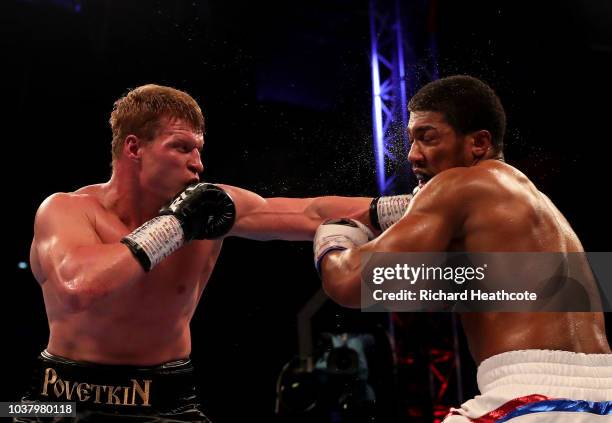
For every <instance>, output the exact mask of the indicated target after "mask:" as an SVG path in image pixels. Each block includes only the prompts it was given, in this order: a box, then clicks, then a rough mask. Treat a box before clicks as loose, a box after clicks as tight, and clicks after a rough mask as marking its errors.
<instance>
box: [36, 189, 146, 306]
mask: <svg viewBox="0 0 612 423" xmlns="http://www.w3.org/2000/svg"><path fill="white" fill-rule="evenodd" d="M87 201H88V200H85V199H81V198H75V197H74V196H73V195H71V194H54V195H52V196H51V197H49V198H48V199H46V200H45V201H44V202H43V203H42V204H41V206H40V208H39V209H38V212H37V213H36V218H35V221H34V240H33V241H32V248H31V258H32V259H31V262H32V270H33V272H34V275H35V277H36V279H38V281H39V282H40V283H41V284H47V283H49V284H53V285H54V286H55V289H54V292H57V295H58V296H59V297H60V298H59V300H60V301H61V302H62V303H63V304H64V305H65V307H66V309H67V310H70V311H73V312H78V311H81V310H84V309H86V308H87V307H88V306H89V305H90V304H91V303H92V302H93V301H95V300H96V299H98V298H101V297H104V296H106V295H108V294H110V293H112V292H116V291H118V290H120V289H122V288H124V287H127V286H128V285H131V284H132V283H134V282H135V281H137V280H138V279H139V278H141V277H142V276H143V274H144V271H143V269H142V267H141V266H140V264H139V263H138V262H137V261H136V260H135V259H134V257H133V255H132V253H130V250H128V249H127V248H126V247H125V245H123V244H121V243H119V241H117V242H116V243H111V244H103V243H102V241H101V240H100V238H99V237H98V235H97V234H96V232H95V231H94V225H95V222H94V221H92V220H91V218H90V216H89V215H88V213H87V210H88V208H89V207H90V205H88V204H86V202H87Z"/></svg>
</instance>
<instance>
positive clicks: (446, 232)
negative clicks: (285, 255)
mask: <svg viewBox="0 0 612 423" xmlns="http://www.w3.org/2000/svg"><path fill="white" fill-rule="evenodd" d="M445 173H446V172H445ZM453 173H454V172H450V173H449V174H448V175H444V174H440V175H438V179H439V180H437V181H434V180H432V181H431V182H430V183H429V184H428V185H426V186H425V187H424V188H423V189H422V190H421V192H420V193H419V195H418V196H415V197H414V200H413V201H412V203H411V204H410V206H409V208H408V212H407V213H406V214H405V216H404V217H403V218H402V219H401V220H400V221H398V222H397V223H396V224H395V225H394V226H392V227H391V228H389V229H388V230H387V231H385V232H384V233H383V234H382V235H380V236H379V237H378V238H376V239H374V240H372V241H370V242H368V243H365V244H363V245H361V246H355V247H354V248H349V249H347V250H344V251H332V252H330V253H327V254H326V255H325V256H324V257H323V260H322V261H321V268H320V269H321V279H322V280H323V288H324V289H325V291H326V292H327V294H328V295H329V296H330V297H331V298H332V299H333V300H334V301H336V302H337V303H339V304H341V305H343V306H345V307H355V308H358V307H359V306H360V301H361V291H360V289H361V274H360V271H361V269H360V265H361V254H362V253H370V252H435V251H446V250H447V249H448V246H449V245H450V242H451V240H452V239H453V237H454V236H455V235H456V234H457V231H458V230H460V228H461V226H462V225H463V220H464V218H465V203H466V198H467V197H466V196H468V195H469V193H468V192H466V189H464V188H461V187H460V186H459V184H454V183H453V182H454V181H453V179H452V178H453V177H454V176H453ZM432 182H433V183H432Z"/></svg>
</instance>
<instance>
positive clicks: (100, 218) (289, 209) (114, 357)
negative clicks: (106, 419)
mask: <svg viewBox="0 0 612 423" xmlns="http://www.w3.org/2000/svg"><path fill="white" fill-rule="evenodd" d="M130 137H131V138H130ZM202 145H203V138H202V135H201V133H200V134H199V133H196V132H194V131H192V130H191V129H190V128H189V127H188V126H187V125H186V124H185V123H184V122H182V121H181V120H177V119H166V120H165V123H164V126H163V129H162V130H161V131H160V133H159V135H158V136H157V137H156V138H155V139H154V140H153V141H150V142H147V143H143V142H142V140H138V139H137V138H136V137H134V136H131V135H130V136H129V137H128V139H127V140H126V143H125V147H124V151H123V155H122V157H121V158H120V159H119V160H118V162H117V163H116V164H115V168H114V171H113V176H112V177H111V180H110V181H109V182H107V183H104V184H99V185H91V186H86V187H84V188H81V189H79V190H77V191H76V192H73V193H58V194H54V195H52V196H51V197H49V198H47V199H46V200H45V201H44V202H43V203H42V205H41V206H40V208H39V210H38V212H37V215H36V219H35V225H34V239H33V241H32V247H31V252H30V262H31V267H32V270H33V273H34V275H35V277H36V279H37V280H38V282H39V283H40V286H41V288H42V292H43V297H44V301H45V307H46V312H47V319H48V322H49V330H50V337H49V344H48V346H47V350H48V351H49V352H50V353H52V354H55V355H58V356H61V357H65V358H69V359H72V360H77V361H89V362H95V363H103V364H124V365H142V366H150V365H156V364H160V363H164V362H167V361H172V360H177V359H181V358H185V357H187V356H189V353H190V351H191V333H190V329H189V322H190V320H191V317H192V316H193V313H194V311H195V308H196V306H197V304H198V301H199V299H200V297H201V295H202V292H203V290H204V288H205V286H206V284H207V282H208V279H209V277H210V274H211V272H212V270H213V267H214V265H215V262H216V260H217V257H218V256H219V252H220V250H221V246H222V243H223V241H222V240H221V239H220V240H204V241H192V242H190V243H188V244H186V245H184V246H183V247H181V248H180V249H179V250H177V251H175V252H174V253H173V254H172V255H170V256H169V257H167V258H166V259H165V260H163V261H162V262H161V263H160V264H159V265H158V266H156V267H155V268H154V269H152V270H151V271H150V272H149V273H145V272H144V271H143V269H142V267H141V266H140V264H139V263H138V261H137V260H136V259H135V258H134V257H133V255H132V253H131V252H130V251H129V249H128V248H127V247H126V246H125V245H123V244H121V243H120V240H121V239H122V238H123V237H124V236H126V235H127V234H129V233H130V232H132V231H133V230H134V229H135V228H137V227H138V226H140V225H141V224H142V223H144V222H145V221H147V220H149V219H151V218H153V217H154V216H155V215H156V214H157V210H159V208H160V207H161V206H162V205H164V204H166V203H167V202H168V201H169V200H170V199H171V198H172V197H173V196H174V194H175V193H177V192H179V191H180V190H182V189H183V188H184V187H185V186H186V185H188V184H190V183H193V182H196V181H197V180H198V179H199V178H198V174H199V173H200V172H202V170H203V167H202V163H201V159H200V150H201V148H202ZM220 186H222V187H223V188H224V189H225V190H226V191H227V192H228V193H229V194H230V196H231V197H232V198H233V200H234V202H235V203H236V213H237V215H236V222H235V225H234V227H233V229H232V230H231V232H230V233H228V234H227V236H242V237H248V238H252V239H260V240H266V239H287V240H312V237H313V235H314V232H315V230H316V228H317V226H318V225H319V224H320V223H321V221H322V220H323V219H326V218H330V217H337V216H342V215H345V214H348V215H351V216H354V217H355V218H358V219H361V220H364V221H365V220H367V217H366V216H367V210H368V207H369V203H370V200H371V199H368V198H341V197H321V198H311V199H291V198H269V199H264V198H262V197H260V196H258V195H256V194H254V193H252V192H249V191H246V190H243V189H240V188H236V187H231V186H225V185H220Z"/></svg>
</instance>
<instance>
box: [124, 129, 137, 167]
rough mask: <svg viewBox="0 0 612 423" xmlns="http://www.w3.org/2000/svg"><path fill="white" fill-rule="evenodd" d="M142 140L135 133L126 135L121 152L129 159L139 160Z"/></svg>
mask: <svg viewBox="0 0 612 423" xmlns="http://www.w3.org/2000/svg"><path fill="white" fill-rule="evenodd" d="M141 150H142V141H141V139H140V138H138V137H137V136H136V135H132V134H130V135H128V136H127V137H125V141H124V142H123V154H124V155H125V156H126V157H127V158H128V159H130V160H134V161H140V156H141V153H142V151H141Z"/></svg>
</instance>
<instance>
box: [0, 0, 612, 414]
mask: <svg viewBox="0 0 612 423" xmlns="http://www.w3.org/2000/svg"><path fill="white" fill-rule="evenodd" d="M262 3H263V4H262ZM422 3H423V2H417V1H415V2H403V3H402V4H403V7H405V8H404V10H405V12H406V13H410V12H411V11H412V10H414V8H415V7H417V6H419V4H422ZM536 3H537V4H536ZM412 19H413V20H414V16H413V17H412ZM430 24H432V25H433V26H432V27H431V29H434V30H435V31H436V36H437V40H438V49H439V51H438V54H439V65H440V75H441V76H446V75H451V74H455V73H467V74H471V75H474V76H477V77H480V78H482V79H484V80H485V81H487V82H489V83H490V84H491V85H492V86H493V87H494V89H495V90H496V91H497V92H498V94H499V96H500V97H501V99H502V102H503V103H504V105H505V107H506V111H507V114H508V131H507V135H506V144H507V149H506V157H507V160H508V162H509V163H511V164H514V165H516V166H518V167H519V168H520V169H522V170H523V171H524V172H525V173H526V174H527V175H528V176H529V177H530V178H532V180H534V182H535V183H536V184H537V185H538V186H539V187H540V188H541V190H542V191H544V192H545V193H547V194H548V195H549V196H550V197H551V199H552V200H553V201H554V202H555V203H556V204H557V205H558V207H559V208H560V210H561V211H562V212H563V213H564V214H565V215H566V217H567V218H568V220H569V221H570V222H571V223H572V226H573V227H574V229H575V230H576V232H577V233H578V235H579V236H580V238H581V240H582V241H583V244H584V246H585V249H586V250H587V251H606V250H608V251H609V250H610V248H609V244H608V242H609V236H610V232H611V231H610V229H609V221H608V216H609V214H610V213H609V206H608V205H607V197H609V187H608V185H609V183H610V178H609V173H608V169H609V155H608V152H609V151H610V148H609V144H610V131H609V129H608V128H609V122H610V111H611V107H610V98H611V96H610V94H612V89H611V84H610V82H609V77H610V75H612V63H611V62H612V60H611V59H612V4H611V3H609V2H607V1H606V0H596V1H595V0H591V1H587V0H582V1H567V0H566V1H556V2H548V3H547V4H544V3H542V2H533V1H531V2H515V1H507V2H498V1H489V2H482V3H479V2H473V1H467V2H455V1H450V0H446V1H439V2H437V3H436V7H435V14H434V19H433V20H432V21H431V22H430ZM0 25H1V31H2V33H1V37H0V46H1V51H2V72H3V74H4V78H3V81H4V84H3V87H2V94H3V100H4V101H3V102H2V103H3V106H4V107H3V109H4V110H3V112H2V116H3V119H2V123H3V124H2V135H3V153H4V155H3V158H4V164H5V166H4V172H5V174H4V178H5V180H6V181H7V183H6V184H5V185H4V190H5V196H6V200H7V201H6V206H5V207H4V209H5V218H4V222H5V223H4V227H5V228H4V229H5V233H6V234H7V235H8V236H5V237H4V239H5V248H4V251H6V253H5V254H6V259H7V260H6V262H5V264H4V265H5V269H6V276H5V277H4V278H3V285H4V287H3V291H2V292H3V295H2V297H3V301H2V305H3V307H2V310H3V314H4V318H3V324H2V329H3V331H4V334H5V336H4V341H5V342H3V346H2V357H3V359H4V360H5V363H6V364H5V366H6V369H5V370H4V371H3V373H4V378H3V382H2V383H1V384H0V386H1V388H0V399H2V400H3V401H8V400H15V399H17V398H19V396H20V393H21V391H22V389H23V384H24V376H23V374H24V372H25V373H27V372H26V370H24V369H26V368H27V366H28V363H29V362H30V360H31V359H32V358H33V357H35V356H36V354H38V352H40V350H41V349H43V348H44V346H45V345H46V340H47V335H48V333H47V327H46V319H45V315H44V306H43V303H42V298H41V295H40V293H39V288H38V286H37V284H36V282H35V280H34V279H33V277H32V276H31V273H30V271H29V269H25V270H22V269H19V268H18V266H17V264H18V262H20V261H26V262H27V260H28V249H29V244H30V242H31V238H32V222H33V217H34V213H35V211H36V209H37V207H38V205H39V204H40V202H41V201H42V200H43V199H44V198H46V197H47V196H48V195H50V194H52V193H54V192H58V191H64V192H66V191H72V190H75V189H77V188H78V187H81V186H83V185H87V184H92V183H99V182H103V181H106V180H107V179H108V178H109V176H110V160H111V156H110V139H111V133H110V128H109V125H108V118H109V114H110V111H111V109H112V104H113V102H114V101H115V100H116V99H117V98H118V97H120V96H121V95H123V94H124V93H125V92H126V90H127V89H128V88H132V87H136V86H138V85H141V84H145V83H150V82H154V83H158V84H165V85H170V86H174V87H176V88H179V89H184V90H186V91H188V92H189V93H190V94H192V95H193V96H194V97H195V98H196V99H197V100H198V101H199V102H200V104H201V106H202V108H203V111H204V114H205V117H206V134H205V138H206V146H205V149H204V153H203V160H204V164H205V168H206V170H205V179H206V180H209V181H213V182H223V183H227V184H232V185H237V186H240V187H243V188H247V189H250V190H253V191H255V192H257V193H259V194H261V195H264V196H296V197H298V196H316V195H325V194H341V195H359V196H362V195H366V196H374V195H376V194H377V192H376V185H375V169H374V156H373V149H372V121H371V79H370V68H369V58H368V55H369V46H370V44H369V43H370V39H369V19H368V4H367V2H365V1H348V0H327V1H324V0H314V1H308V2H306V1H297V2H280V1H278V2H247V1H182V0H181V1H160V0H157V1H120V0H104V1H93V0H92V1H68V0H64V1H60V0H55V1H51V0H47V1H43V0H38V1H37V0H31V1H11V0H7V1H3V2H2V3H1V5H0ZM411 30H412V31H417V30H419V28H418V25H417V27H413V28H407V29H406V31H407V32H408V33H410V31H411ZM237 264H238V265H237ZM319 286H320V284H319V281H318V278H317V275H316V273H315V271H314V269H313V267H312V257H311V245H310V244H309V243H283V242H268V243H260V242H254V241H247V240H239V239H229V240H227V241H226V242H225V245H224V250H223V253H222V254H221V257H220V260H219V263H218V265H217V268H216V270H215V272H214V273H213V276H212V279H211V281H210V283H209V286H208V287H207V289H206V292H205V294H204V296H203V298H202V303H201V304H200V306H199V307H198V310H197V312H196V314H195V316H194V319H193V322H192V330H193V354H192V358H193V359H194V361H195V362H196V364H197V366H198V369H199V372H200V374H201V387H202V391H203V394H204V398H205V405H206V409H207V410H208V412H209V414H210V416H211V417H213V418H214V420H215V421H217V422H235V421H236V422H237V421H244V420H243V419H245V418H247V417H249V418H252V419H257V420H260V419H262V420H263V421H270V420H271V419H272V417H273V410H274V401H275V382H276V377H277V375H278V373H279V371H280V369H281V367H282V366H283V364H284V363H286V362H287V361H288V360H289V359H291V358H292V357H293V356H294V355H295V354H296V353H297V334H296V313H297V312H298V311H299V310H300V308H301V307H302V306H303V304H304V303H305V302H306V301H307V300H308V299H309V298H310V297H311V296H312V295H313V294H314V293H315V292H316V291H317V290H318V289H319ZM325 312H326V313H327V314H326V316H328V317H326V318H325V319H323V321H324V323H321V324H320V326H321V327H326V326H328V327H329V328H326V329H328V330H331V329H330V328H336V329H337V328H340V330H342V329H344V328H348V329H350V325H351V324H350V323H349V322H352V321H354V320H355V319H359V318H360V317H358V316H357V317H356V316H354V313H350V312H347V311H343V310H341V309H340V308H338V307H335V306H333V305H331V304H329V305H327V306H326V310H325ZM348 329H346V330H348ZM411 330H413V331H414V336H413V339H414V340H415V342H418V340H419V337H420V336H425V334H426V333H430V334H431V328H428V327H427V318H422V319H421V320H420V321H419V323H418V324H417V325H413V328H412V329H411ZM440 335H441V336H443V335H448V334H440ZM462 351H463V352H464V354H465V346H464V345H463V344H462ZM463 360H464V361H465V362H466V365H465V367H464V374H465V377H464V385H465V390H466V393H467V394H470V393H472V392H473V390H474V368H473V364H470V362H469V360H470V359H469V358H467V355H463ZM398 389H399V390H400V391H401V389H402V387H399V388H398Z"/></svg>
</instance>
